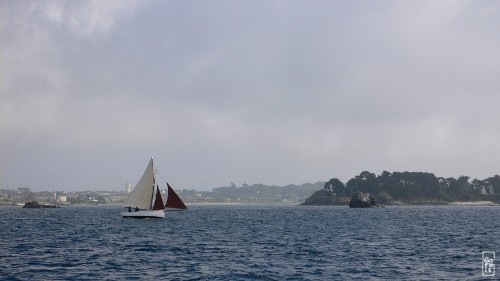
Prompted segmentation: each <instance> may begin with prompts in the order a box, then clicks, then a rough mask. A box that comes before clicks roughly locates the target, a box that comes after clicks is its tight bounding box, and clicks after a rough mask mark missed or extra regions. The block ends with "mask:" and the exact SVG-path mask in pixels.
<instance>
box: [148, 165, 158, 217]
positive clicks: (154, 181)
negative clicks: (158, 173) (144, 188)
mask: <svg viewBox="0 0 500 281" xmlns="http://www.w3.org/2000/svg"><path fill="white" fill-rule="evenodd" d="M151 167H152V168H153V190H151V206H150V207H149V209H150V210H153V198H154V196H155V183H156V177H155V168H154V165H153V157H152V156H151Z"/></svg>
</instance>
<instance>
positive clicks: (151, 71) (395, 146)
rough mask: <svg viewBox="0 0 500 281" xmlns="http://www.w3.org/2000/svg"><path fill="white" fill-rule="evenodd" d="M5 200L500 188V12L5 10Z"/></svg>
mask: <svg viewBox="0 0 500 281" xmlns="http://www.w3.org/2000/svg"><path fill="white" fill-rule="evenodd" d="M1 6H2V9H0V50H1V52H0V98H1V100H0V114H1V115H0V188H5V189H14V188H17V187H20V186H26V187H29V188H30V189H31V190H35V191H36V190H67V191H69V190H70V189H73V190H85V189H93V190H99V189H100V190H103V189H112V188H113V189H121V188H122V187H123V186H124V185H125V183H126V182H130V183H132V184H133V185H134V184H135V183H136V182H137V180H138V179H139V178H140V176H141V175H142V172H143V171H144V169H145V167H146V164H147V162H148V160H149V158H150V157H151V156H154V158H155V165H156V168H158V169H159V171H160V173H161V174H162V175H163V176H164V177H165V178H167V180H168V181H169V183H171V184H172V185H173V186H174V187H176V188H178V189H184V188H186V189H191V188H194V189H197V190H210V189H212V188H214V187H221V186H228V185H229V183H230V182H235V183H236V184H237V185H241V184H243V183H248V184H254V183H263V184H266V185H281V186H283V185H287V184H291V183H294V184H301V183H306V182H310V183H314V182H318V181H328V180H329V179H331V178H333V177H336V178H339V179H341V180H343V181H347V180H348V179H349V178H352V177H354V176H355V175H357V174H359V173H360V172H361V171H371V172H374V173H376V174H380V173H381V172H382V171H384V170H386V171H424V172H431V173H434V174H436V175H439V176H442V177H456V178H458V177H459V176H461V175H467V176H470V177H471V178H478V179H484V178H487V177H490V176H492V175H496V174H499V170H498V167H499V166H498V159H500V141H499V140H500V126H499V120H500V110H498V108H499V105H500V80H499V79H498V77H500V68H499V67H498V66H499V65H500V52H499V51H498V50H500V18H499V17H498V15H499V14H500V2H498V1H314V2H310V1H215V2H214V1H1Z"/></svg>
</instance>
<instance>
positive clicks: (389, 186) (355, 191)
mask: <svg viewBox="0 0 500 281" xmlns="http://www.w3.org/2000/svg"><path fill="white" fill-rule="evenodd" d="M469 179H470V178H469V177H467V176H460V177H459V178H458V179H455V178H443V177H437V176H435V175H434V174H432V173H425V172H393V173H390V172H387V171H384V172H382V173H381V174H380V175H375V174H373V173H370V172H368V171H364V172H362V173H361V174H359V175H357V176H355V177H354V178H351V179H350V180H349V181H347V183H346V184H344V183H343V182H342V181H340V180H339V179H337V178H332V179H331V180H329V181H328V182H326V183H325V185H324V187H323V189H321V190H318V191H316V192H315V193H313V194H312V195H311V196H310V197H309V198H307V199H306V200H305V202H304V203H302V204H301V205H306V206H330V205H349V206H359V207H362V206H368V207H370V205H374V206H375V207H377V206H378V205H377V204H381V205H461V204H462V202H467V203H468V205H471V202H472V203H474V202H483V203H482V204H481V205H482V206H489V205H491V206H496V205H498V204H500V176H499V175H495V176H493V177H489V178H486V179H483V180H480V179H474V180H472V181H469ZM365 194H368V195H365ZM368 202H372V203H374V202H377V204H372V203H368ZM484 202H486V203H487V204H486V203H484Z"/></svg>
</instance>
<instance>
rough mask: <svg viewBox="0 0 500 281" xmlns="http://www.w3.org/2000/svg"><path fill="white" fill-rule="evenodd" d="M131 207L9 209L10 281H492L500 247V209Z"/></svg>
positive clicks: (5, 245) (4, 253)
mask: <svg viewBox="0 0 500 281" xmlns="http://www.w3.org/2000/svg"><path fill="white" fill-rule="evenodd" d="M120 211H122V210H121V209H120V208H119V207H65V208H61V209H22V208H0V224H1V228H0V279H2V280H148V279H151V280H152V279H156V280H379V279H385V280H388V279H389V280H394V279H398V280H401V279H420V280H438V279H443V280H464V279H472V280H481V279H483V277H482V276H481V252H482V251H496V252H497V254H498V253H499V252H500V219H499V218H500V207H463V206H453V207H388V208H384V209H349V208H347V207H299V206H192V207H191V208H190V209H189V210H187V211H183V212H168V213H167V217H166V219H164V220H161V219H160V220H157V219H149V220H134V219H122V218H121V217H120ZM495 264H496V266H497V268H498V267H499V266H498V264H500V263H499V258H497V260H496V261H495ZM499 274H500V272H499V273H497V277H498V275H499Z"/></svg>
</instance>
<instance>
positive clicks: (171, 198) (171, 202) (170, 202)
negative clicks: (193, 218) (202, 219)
mask: <svg viewBox="0 0 500 281" xmlns="http://www.w3.org/2000/svg"><path fill="white" fill-rule="evenodd" d="M167 186H168V198H167V203H166V204H165V207H166V208H175V209H187V207H186V205H184V202H182V200H181V198H179V196H178V195H177V193H175V191H174V190H173V189H172V187H171V186H170V185H169V184H168V183H167Z"/></svg>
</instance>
